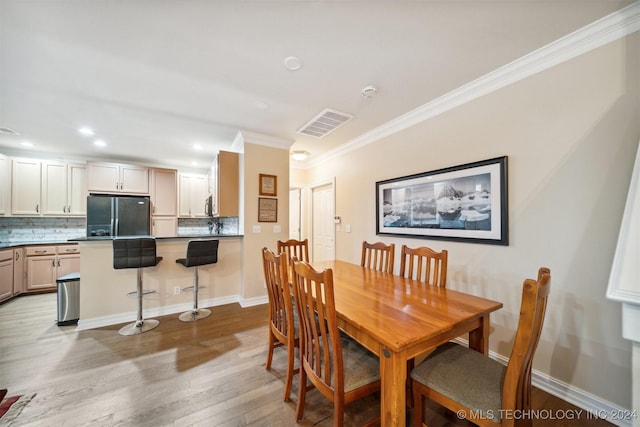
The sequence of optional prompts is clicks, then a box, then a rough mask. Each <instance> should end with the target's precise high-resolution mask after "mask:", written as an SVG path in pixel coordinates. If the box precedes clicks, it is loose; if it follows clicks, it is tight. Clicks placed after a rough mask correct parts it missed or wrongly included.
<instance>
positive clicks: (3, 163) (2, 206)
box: [0, 154, 11, 215]
mask: <svg viewBox="0 0 640 427" xmlns="http://www.w3.org/2000/svg"><path fill="white" fill-rule="evenodd" d="M10 182H11V176H10V175H9V159H8V158H7V156H4V155H2V154H0V215H5V214H6V213H7V211H8V210H9V209H8V206H9V200H8V199H9V193H10V190H11V189H10V188H9V183H10Z"/></svg>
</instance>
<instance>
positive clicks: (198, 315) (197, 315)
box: [178, 308, 211, 322]
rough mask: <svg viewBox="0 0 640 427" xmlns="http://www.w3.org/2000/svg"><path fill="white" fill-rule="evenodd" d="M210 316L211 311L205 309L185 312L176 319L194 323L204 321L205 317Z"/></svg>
mask: <svg viewBox="0 0 640 427" xmlns="http://www.w3.org/2000/svg"><path fill="white" fill-rule="evenodd" d="M210 314H211V310H208V309H206V308H198V309H196V310H189V311H185V312H184V313H182V314H181V315H180V317H178V319H180V320H182V321H183V322H195V321H196V320H200V319H204V318H205V317H209V315H210Z"/></svg>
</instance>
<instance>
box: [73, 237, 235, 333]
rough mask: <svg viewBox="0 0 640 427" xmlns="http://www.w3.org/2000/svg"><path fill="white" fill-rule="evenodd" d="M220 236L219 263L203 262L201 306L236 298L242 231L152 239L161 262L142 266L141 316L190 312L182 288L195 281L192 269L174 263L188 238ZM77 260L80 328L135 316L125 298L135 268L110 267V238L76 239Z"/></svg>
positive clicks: (131, 303)
mask: <svg viewBox="0 0 640 427" xmlns="http://www.w3.org/2000/svg"><path fill="white" fill-rule="evenodd" d="M204 238H207V239H219V240H220V246H219V248H218V262H217V263H215V264H210V265H206V266H202V267H201V268H200V272H199V279H200V285H201V286H204V288H200V290H199V305H200V307H203V308H205V307H212V306H216V305H223V304H228V303H231V302H237V301H238V300H239V294H240V286H241V282H242V277H241V276H242V236H241V235H184V236H176V237H158V238H156V252H157V256H160V257H162V261H161V262H160V263H159V264H158V265H157V266H155V267H147V268H144V269H143V273H142V280H143V287H144V289H145V290H146V289H152V290H154V291H155V292H154V293H151V294H148V295H145V296H144V307H145V308H144V317H145V318H152V317H155V316H163V315H167V314H173V313H176V315H177V314H179V313H181V312H184V311H187V310H190V309H191V307H192V304H193V294H192V293H191V292H183V291H182V289H183V288H185V287H187V286H191V285H193V269H189V268H185V267H184V266H182V265H181V264H178V263H176V259H178V258H184V257H185V255H186V253H187V244H188V242H189V240H191V239H204ZM71 241H72V242H78V244H79V245H80V251H81V263H80V320H79V321H78V330H84V329H92V328H97V327H102V326H108V325H114V324H119V323H126V322H131V321H133V320H135V318H136V298H135V296H127V294H128V293H130V292H132V291H134V290H135V288H136V280H137V279H136V277H137V271H136V269H125V270H116V269H114V268H113V245H112V238H110V237H102V238H78V239H71Z"/></svg>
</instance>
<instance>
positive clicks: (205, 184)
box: [178, 173, 209, 218]
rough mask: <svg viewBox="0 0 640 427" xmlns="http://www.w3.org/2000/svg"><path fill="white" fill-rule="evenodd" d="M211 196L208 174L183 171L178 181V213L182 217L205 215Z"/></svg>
mask: <svg viewBox="0 0 640 427" xmlns="http://www.w3.org/2000/svg"><path fill="white" fill-rule="evenodd" d="M208 196H209V178H208V177H207V175H199V174H191V173H181V174H180V175H179V182H178V199H179V206H178V215H179V216H180V217H182V218H189V217H205V216H207V213H206V208H205V205H206V202H207V198H208Z"/></svg>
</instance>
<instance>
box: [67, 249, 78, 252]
mask: <svg viewBox="0 0 640 427" xmlns="http://www.w3.org/2000/svg"><path fill="white" fill-rule="evenodd" d="M65 251H67V252H75V251H77V249H75V248H71V249H69V248H67V249H65Z"/></svg>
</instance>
